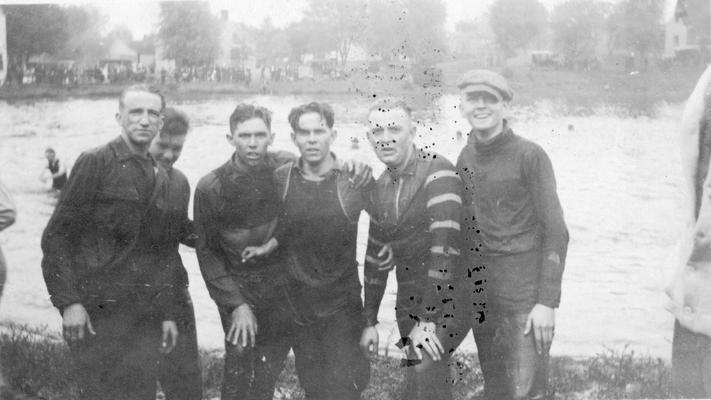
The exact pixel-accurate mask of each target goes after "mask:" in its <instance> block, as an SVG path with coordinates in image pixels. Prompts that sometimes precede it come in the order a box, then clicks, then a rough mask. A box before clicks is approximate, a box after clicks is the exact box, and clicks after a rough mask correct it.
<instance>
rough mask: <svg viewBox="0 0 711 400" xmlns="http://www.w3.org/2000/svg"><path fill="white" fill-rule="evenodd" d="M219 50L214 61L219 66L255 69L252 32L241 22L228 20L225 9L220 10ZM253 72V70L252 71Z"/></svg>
mask: <svg viewBox="0 0 711 400" xmlns="http://www.w3.org/2000/svg"><path fill="white" fill-rule="evenodd" d="M219 24H220V37H219V39H218V43H219V50H218V52H217V58H216V59H215V63H216V64H217V65H219V66H221V67H242V68H248V69H252V70H256V68H257V66H256V64H257V61H256V59H255V58H254V56H253V54H254V50H255V49H254V42H255V40H254V39H255V38H254V37H253V36H254V34H253V32H252V31H250V29H249V28H248V27H247V26H246V25H244V24H241V23H236V22H232V21H230V20H229V13H228V11H227V10H222V11H221V12H220V18H219ZM252 73H254V71H252Z"/></svg>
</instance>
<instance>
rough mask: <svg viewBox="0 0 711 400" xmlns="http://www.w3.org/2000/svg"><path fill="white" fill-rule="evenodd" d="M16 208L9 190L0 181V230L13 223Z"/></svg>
mask: <svg viewBox="0 0 711 400" xmlns="http://www.w3.org/2000/svg"><path fill="white" fill-rule="evenodd" d="M16 216H17V209H16V208H15V202H14V201H12V197H11V196H10V191H9V190H7V188H6V187H5V185H3V184H2V182H0V231H2V230H3V229H5V228H7V227H8V226H10V225H12V224H14V223H15V218H16Z"/></svg>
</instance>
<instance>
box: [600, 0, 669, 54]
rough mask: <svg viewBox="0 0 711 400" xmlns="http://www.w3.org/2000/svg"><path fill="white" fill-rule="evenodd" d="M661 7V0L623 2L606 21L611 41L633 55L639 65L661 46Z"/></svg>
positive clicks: (662, 8) (662, 1)
mask: <svg viewBox="0 0 711 400" xmlns="http://www.w3.org/2000/svg"><path fill="white" fill-rule="evenodd" d="M664 6H665V1H664V0H622V1H620V2H619V3H617V4H616V5H615V6H614V8H613V11H612V13H611V15H610V17H609V19H608V27H609V30H610V37H611V39H612V40H614V41H615V43H616V44H618V45H619V46H620V47H623V48H624V49H626V50H629V51H632V52H634V54H635V57H636V58H637V64H638V65H639V61H640V60H642V59H646V58H647V57H648V56H649V55H650V54H653V53H655V52H657V51H659V50H660V49H661V47H662V43H663V41H664V39H663V38H664V26H663V25H662V17H663V15H664Z"/></svg>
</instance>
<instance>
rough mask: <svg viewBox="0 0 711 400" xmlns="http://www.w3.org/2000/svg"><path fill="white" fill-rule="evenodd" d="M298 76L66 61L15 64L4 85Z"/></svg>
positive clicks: (293, 76)
mask: <svg viewBox="0 0 711 400" xmlns="http://www.w3.org/2000/svg"><path fill="white" fill-rule="evenodd" d="M299 79H300V73H299V66H298V65H285V66H276V65H273V66H261V67H258V68H256V69H250V68H244V67H220V66H207V65H203V66H192V67H187V66H185V67H178V68H174V69H173V70H172V71H168V70H166V69H163V68H162V69H160V70H158V71H157V73H156V70H155V68H154V67H153V66H151V67H146V66H144V65H141V64H137V65H135V66H132V65H131V64H130V63H104V64H102V65H94V66H90V67H80V66H77V65H70V64H41V63H29V64H27V65H26V66H24V67H21V66H19V65H17V64H15V65H10V66H9V68H8V75H7V79H6V80H5V84H6V85H10V86H21V85H43V84H49V85H56V86H65V87H75V86H78V85H95V84H130V83H140V82H146V81H152V82H156V83H157V82H160V83H161V84H166V83H189V82H214V83H242V84H244V85H246V86H250V85H251V84H252V82H255V81H256V84H258V85H266V84H268V83H270V82H282V81H297V80H299Z"/></svg>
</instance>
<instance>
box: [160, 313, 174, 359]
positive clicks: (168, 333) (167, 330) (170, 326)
mask: <svg viewBox="0 0 711 400" xmlns="http://www.w3.org/2000/svg"><path fill="white" fill-rule="evenodd" d="M177 344H178V324H176V323H175V321H163V342H162V343H161V346H160V352H161V353H163V354H168V353H170V352H171V351H173V349H174V348H175V346H176V345H177Z"/></svg>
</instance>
